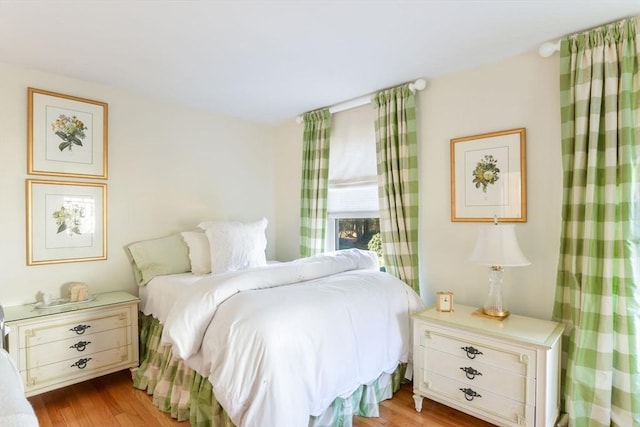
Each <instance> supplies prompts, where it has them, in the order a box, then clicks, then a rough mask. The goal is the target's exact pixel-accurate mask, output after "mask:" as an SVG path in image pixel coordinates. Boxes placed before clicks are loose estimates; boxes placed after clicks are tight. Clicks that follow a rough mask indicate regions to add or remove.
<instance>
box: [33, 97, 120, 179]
mask: <svg viewBox="0 0 640 427" xmlns="http://www.w3.org/2000/svg"><path fill="white" fill-rule="evenodd" d="M107 108H108V106H107V104H106V103H105V102H100V101H92V100H90V99H85V98H78V97H75V96H70V95H63V94H60V93H55V92H49V91H45V90H40V89H34V88H31V87H30V88H28V128H27V140H28V141H27V142H28V144H27V157H28V161H27V164H28V167H27V173H29V174H31V175H54V176H68V177H79V178H97V179H106V178H107V122H108V112H107Z"/></svg>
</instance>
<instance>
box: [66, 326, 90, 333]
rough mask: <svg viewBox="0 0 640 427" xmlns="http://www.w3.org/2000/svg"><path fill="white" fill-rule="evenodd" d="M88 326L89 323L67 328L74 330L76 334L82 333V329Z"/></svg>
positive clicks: (84, 329)
mask: <svg viewBox="0 0 640 427" xmlns="http://www.w3.org/2000/svg"><path fill="white" fill-rule="evenodd" d="M90 327H91V325H78V326H74V327H73V328H71V329H69V330H70V331H73V332H75V333H76V334H78V335H82V334H84V331H86V330H87V329H89V328H90Z"/></svg>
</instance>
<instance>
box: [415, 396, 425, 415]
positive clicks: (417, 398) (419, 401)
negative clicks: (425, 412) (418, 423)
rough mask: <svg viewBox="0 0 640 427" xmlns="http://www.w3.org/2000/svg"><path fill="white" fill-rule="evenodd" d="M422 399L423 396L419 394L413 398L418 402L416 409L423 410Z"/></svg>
mask: <svg viewBox="0 0 640 427" xmlns="http://www.w3.org/2000/svg"><path fill="white" fill-rule="evenodd" d="M422 399H423V397H422V396H420V395H419V394H414V395H413V400H414V401H415V402H416V411H418V412H422Z"/></svg>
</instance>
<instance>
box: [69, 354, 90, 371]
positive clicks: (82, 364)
mask: <svg viewBox="0 0 640 427" xmlns="http://www.w3.org/2000/svg"><path fill="white" fill-rule="evenodd" d="M89 360H91V358H90V357H85V358H83V359H78V361H77V362H76V363H74V364H73V365H71V367H72V368H73V367H74V366H75V367H76V368H78V369H84V368H86V367H87V362H88V361H89Z"/></svg>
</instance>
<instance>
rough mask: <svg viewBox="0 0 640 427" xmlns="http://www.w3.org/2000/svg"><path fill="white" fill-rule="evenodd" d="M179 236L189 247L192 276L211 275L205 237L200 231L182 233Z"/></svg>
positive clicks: (209, 256)
mask: <svg viewBox="0 0 640 427" xmlns="http://www.w3.org/2000/svg"><path fill="white" fill-rule="evenodd" d="M180 234H182V238H184V241H185V242H186V243H187V246H188V247H189V259H190V260H191V272H192V273H193V274H209V273H211V251H210V250H209V239H208V238H207V235H206V234H204V233H203V232H201V231H183V232H182V233H180Z"/></svg>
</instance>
